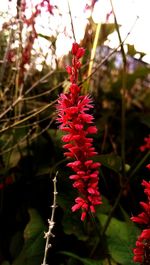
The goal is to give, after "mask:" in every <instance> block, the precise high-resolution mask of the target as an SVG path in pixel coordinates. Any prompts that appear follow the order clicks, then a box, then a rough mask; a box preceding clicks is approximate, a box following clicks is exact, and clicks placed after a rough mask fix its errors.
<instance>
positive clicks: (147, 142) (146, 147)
mask: <svg viewBox="0 0 150 265" xmlns="http://www.w3.org/2000/svg"><path fill="white" fill-rule="evenodd" d="M144 142H145V144H144V145H141V146H140V151H141V152H144V151H145V150H150V134H149V135H148V136H147V137H145V138H144Z"/></svg>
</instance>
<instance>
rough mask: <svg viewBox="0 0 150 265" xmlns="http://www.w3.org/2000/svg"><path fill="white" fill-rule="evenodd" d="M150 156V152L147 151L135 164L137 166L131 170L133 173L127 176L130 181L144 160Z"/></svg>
mask: <svg viewBox="0 0 150 265" xmlns="http://www.w3.org/2000/svg"><path fill="white" fill-rule="evenodd" d="M149 156H150V151H148V152H147V153H146V154H145V156H144V157H143V158H142V159H141V160H140V162H139V163H138V164H137V166H136V167H135V168H134V169H133V171H131V173H130V174H129V179H131V178H132V177H133V176H134V175H135V174H136V172H137V171H138V170H139V168H140V167H141V166H142V165H143V164H144V162H145V161H146V159H147V158H148V157H149Z"/></svg>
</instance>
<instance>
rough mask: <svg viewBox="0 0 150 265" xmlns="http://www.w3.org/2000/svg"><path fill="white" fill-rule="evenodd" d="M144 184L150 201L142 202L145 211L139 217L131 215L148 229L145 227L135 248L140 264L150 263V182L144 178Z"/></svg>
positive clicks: (135, 258)
mask: <svg viewBox="0 0 150 265" xmlns="http://www.w3.org/2000/svg"><path fill="white" fill-rule="evenodd" d="M142 185H143V186H144V187H145V189H144V193H145V194H146V195H147V197H148V201H147V202H146V203H145V202H140V205H141V206H142V208H143V212H142V213H140V214H139V215H138V216H137V217H131V220H132V221H133V222H136V223H138V224H143V225H146V227H147V229H144V230H143V231H142V233H141V234H140V236H139V237H138V239H137V241H136V248H134V249H133V253H134V258H133V260H134V261H135V262H140V264H142V265H144V264H150V183H149V182H147V181H145V180H143V181H142Z"/></svg>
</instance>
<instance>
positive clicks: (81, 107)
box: [57, 43, 102, 221]
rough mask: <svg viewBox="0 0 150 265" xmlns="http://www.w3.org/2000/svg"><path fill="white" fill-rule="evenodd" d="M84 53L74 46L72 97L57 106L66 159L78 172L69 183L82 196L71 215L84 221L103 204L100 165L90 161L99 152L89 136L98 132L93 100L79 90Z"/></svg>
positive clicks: (62, 97)
mask: <svg viewBox="0 0 150 265" xmlns="http://www.w3.org/2000/svg"><path fill="white" fill-rule="evenodd" d="M84 53H85V50H84V48H82V47H80V46H79V45H78V44H77V43H74V44H73V45H72V55H73V58H72V66H67V67H66V70H67V72H68V74H69V77H70V82H71V85H70V88H69V93H66V94H64V93H62V94H61V95H60V97H59V99H58V104H57V110H58V116H59V117H58V119H57V120H58V122H59V123H60V124H61V125H60V129H61V130H62V131H64V132H65V135H64V136H63V137H62V141H63V142H64V143H65V144H64V148H65V149H67V151H66V152H65V153H64V155H65V156H66V157H67V158H71V159H73V160H74V161H73V162H70V163H68V164H67V166H68V167H70V168H71V169H72V170H73V171H74V172H75V174H73V175H71V176H70V179H71V180H73V181H74V183H73V187H74V188H76V189H77V190H78V192H79V196H78V197H77V198H76V199H75V205H74V206H73V207H72V211H73V212H74V211H76V210H78V209H81V210H82V214H81V220H82V221H83V220H84V219H85V217H86V215H87V213H88V212H92V213H94V212H95V206H96V205H98V204H101V203H102V202H101V197H100V193H99V191H98V174H99V171H98V168H99V166H100V163H98V162H93V160H92V159H91V158H92V157H93V156H94V155H96V154H97V152H96V151H95V148H94V147H93V144H92V142H93V139H92V138H91V137H89V136H88V135H89V134H95V133H96V132H97V128H96V126H94V125H93V119H94V118H93V116H92V115H91V114H88V113H87V111H88V110H89V109H92V108H93V105H92V100H91V98H90V97H89V96H88V95H86V96H83V95H80V87H79V86H78V85H77V81H78V71H79V68H80V67H81V62H80V61H79V60H80V58H81V57H82V56H83V55H84Z"/></svg>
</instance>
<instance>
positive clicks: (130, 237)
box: [98, 214, 139, 265]
mask: <svg viewBox="0 0 150 265" xmlns="http://www.w3.org/2000/svg"><path fill="white" fill-rule="evenodd" d="M107 218H108V217H107V216H106V215H104V214H100V215H99V216H98V219H99V221H100V223H101V224H102V225H104V224H105V222H106V220H107ZM138 234H139V230H138V228H137V227H136V226H135V225H134V223H132V222H131V221H130V220H129V219H128V221H126V222H123V221H120V220H117V219H116V218H112V219H111V222H110V224H109V227H108V229H107V231H106V236H107V245H108V251H109V254H110V255H111V257H112V259H113V260H114V261H116V262H118V263H120V264H121V265H133V264H134V262H133V252H132V249H133V248H134V247H135V242H136V238H137V235H138Z"/></svg>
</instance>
